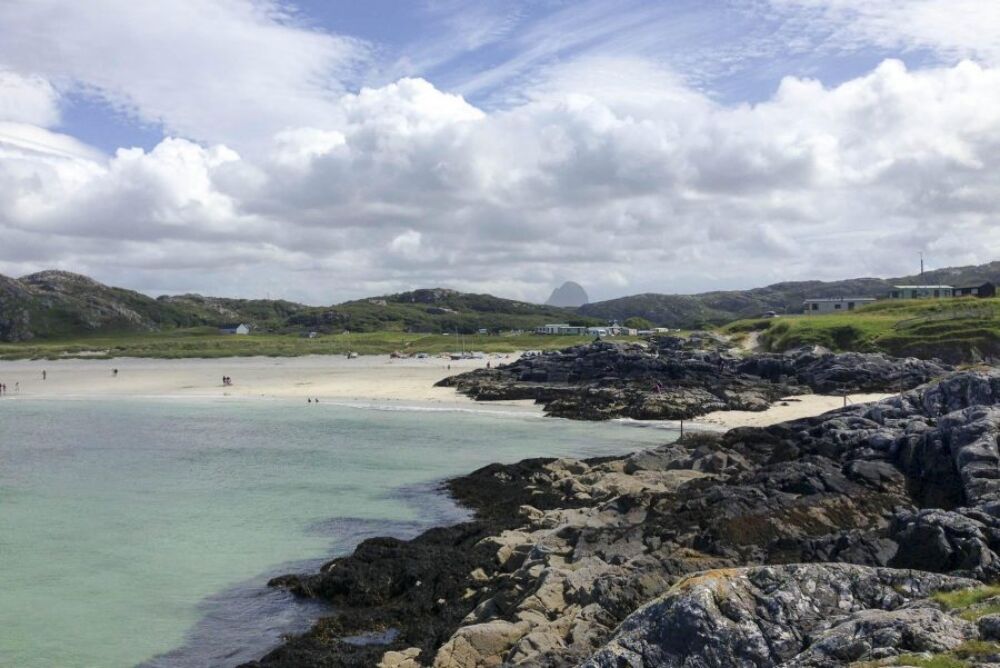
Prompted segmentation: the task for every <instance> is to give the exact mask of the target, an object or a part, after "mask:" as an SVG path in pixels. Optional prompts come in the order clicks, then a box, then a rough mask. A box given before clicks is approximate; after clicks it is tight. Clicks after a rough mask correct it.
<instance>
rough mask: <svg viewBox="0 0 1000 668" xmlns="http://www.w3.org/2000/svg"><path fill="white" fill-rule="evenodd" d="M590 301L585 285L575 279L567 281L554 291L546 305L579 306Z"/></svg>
mask: <svg viewBox="0 0 1000 668" xmlns="http://www.w3.org/2000/svg"><path fill="white" fill-rule="evenodd" d="M589 302H590V298H589V297H588V296H587V291H586V290H584V289H583V286H582V285H580V284H579V283H575V282H573V281H566V282H565V283H563V284H562V285H560V286H559V287H558V288H556V289H555V290H553V291H552V295H551V296H550V297H549V298H548V300H547V301H546V302H545V304H546V306H560V307H563V308H577V307H578V306H583V305H584V304H587V303H589Z"/></svg>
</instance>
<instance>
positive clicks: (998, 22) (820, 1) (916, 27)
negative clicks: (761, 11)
mask: <svg viewBox="0 0 1000 668" xmlns="http://www.w3.org/2000/svg"><path fill="white" fill-rule="evenodd" d="M769 1H770V2H771V3H772V4H773V5H774V6H775V7H776V8H778V9H779V10H786V11H787V10H790V11H792V12H795V13H798V12H800V11H801V10H806V11H808V12H809V14H807V16H806V17H805V18H800V19H799V25H803V24H805V23H806V20H807V21H808V23H809V24H810V25H808V26H806V27H807V29H808V30H811V31H813V32H818V31H829V35H828V36H827V37H826V41H827V43H828V45H830V46H834V47H837V48H842V49H851V50H858V49H864V48H869V47H871V46H877V47H881V48H883V49H887V50H895V51H899V50H904V51H916V50H920V49H926V50H930V51H933V52H935V53H937V54H938V55H939V56H940V57H941V58H943V59H946V60H948V61H949V62H954V61H956V60H960V59H963V58H975V59H978V60H981V61H983V62H987V63H990V64H993V65H1000V3H997V2H993V1H992V0H769Z"/></svg>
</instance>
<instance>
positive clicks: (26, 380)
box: [0, 355, 513, 405]
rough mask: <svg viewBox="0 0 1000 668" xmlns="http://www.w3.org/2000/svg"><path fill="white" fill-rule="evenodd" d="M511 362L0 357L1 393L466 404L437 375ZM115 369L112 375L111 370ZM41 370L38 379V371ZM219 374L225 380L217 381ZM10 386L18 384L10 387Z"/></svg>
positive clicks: (329, 357) (16, 395) (496, 357)
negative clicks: (4, 388)
mask: <svg viewBox="0 0 1000 668" xmlns="http://www.w3.org/2000/svg"><path fill="white" fill-rule="evenodd" d="M510 359H513V356H510V355H492V356H487V357H484V358H483V359H465V360H446V359H442V358H438V357H428V358H422V359H416V358H406V359H393V358H391V357H390V356H389V355H370V356H361V357H357V358H354V359H347V358H346V357H344V356H342V355H309V356H302V357H287V358H285V357H237V358H222V359H215V358H183V359H153V358H135V357H133V358H116V359H112V360H104V359H73V360H58V361H50V360H31V361H28V360H16V361H4V362H0V382H2V383H5V384H6V385H7V394H6V396H5V397H4V398H8V397H9V398H12V399H13V398H80V397H83V398H126V397H144V398H195V399H197V398H269V399H274V398H301V399H303V400H304V399H307V398H319V399H321V400H323V399H326V400H334V399H337V400H349V401H385V402H402V401H412V402H426V403H429V404H441V403H448V404H456V405H466V404H468V403H470V402H471V400H468V399H466V398H465V397H463V396H461V395H459V394H458V393H456V392H455V391H453V390H450V389H448V388H442V387H436V386H435V383H437V382H438V381H439V380H441V379H443V378H445V377H447V376H449V375H452V374H454V373H461V372H463V371H470V370H473V369H479V368H485V366H486V364H487V363H490V364H499V363H502V362H504V361H509V360H510ZM116 369H117V371H118V373H117V375H115V374H114V370H116ZM43 372H45V379H44V380H43V378H42V374H43ZM223 376H228V377H230V378H232V383H233V384H232V385H229V386H225V385H223V384H222V378H223ZM15 384H17V389H16V390H15Z"/></svg>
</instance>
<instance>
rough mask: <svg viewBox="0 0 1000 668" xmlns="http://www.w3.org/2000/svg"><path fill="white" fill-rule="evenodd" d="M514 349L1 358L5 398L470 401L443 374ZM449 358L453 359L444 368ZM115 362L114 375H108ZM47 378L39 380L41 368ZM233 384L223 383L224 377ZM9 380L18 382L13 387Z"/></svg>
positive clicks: (526, 405) (737, 414)
mask: <svg viewBox="0 0 1000 668" xmlns="http://www.w3.org/2000/svg"><path fill="white" fill-rule="evenodd" d="M516 357H517V356H516V355H509V356H508V355H492V356H489V357H487V358H486V359H481V360H475V359H474V360H457V361H456V360H448V359H443V358H440V357H429V358H426V359H390V358H389V357H388V356H387V355H368V356H362V357H358V358H356V359H351V360H349V359H346V358H345V357H343V356H340V355H309V356H305V357H288V358H275V357H227V358H222V359H170V360H163V359H138V358H118V359H113V360H88V359H70V360H58V361H47V360H45V361H42V360H39V361H26V360H23V361H14V362H0V383H6V384H7V396H6V397H4V398H5V399H8V398H9V399H17V398H19V397H23V398H62V399H77V398H124V397H151V398H155V397H181V398H198V397H206V398H211V397H244V398H246V397H264V398H301V399H302V400H305V398H307V397H311V398H319V399H320V400H334V401H349V402H353V401H356V402H377V403H380V404H381V403H388V402H401V403H406V404H409V405H425V404H426V405H445V404H447V405H449V406H456V405H468V404H469V403H470V402H471V400H470V399H468V398H466V397H464V396H462V395H460V394H458V393H457V392H455V390H453V389H451V388H444V387H434V384H435V383H436V382H437V381H439V380H441V379H442V378H445V377H447V376H449V375H452V374H455V373H460V372H462V371H468V370H470V369H478V368H481V367H485V366H486V363H487V361H489V362H490V363H491V364H494V365H495V364H498V363H503V362H510V361H513V360H514V359H515V358H516ZM449 366H450V367H451V368H450V369H449ZM112 369H118V376H117V377H114V376H113V375H112ZM43 370H45V371H46V373H47V379H46V380H42V371H43ZM223 376H230V377H231V378H232V379H233V385H232V386H230V387H223V385H222V377H223ZM15 383H19V384H20V389H19V391H17V392H15ZM886 396H890V395H885V394H855V395H851V396H850V397H849V398H848V399H849V401H848V403H851V404H853V403H865V402H870V401H878V400H879V399H882V398H884V397H886ZM843 405H844V400H843V398H842V397H831V396H823V395H816V394H808V395H803V396H798V397H789V398H788V400H787V401H782V402H778V403H777V404H775V405H774V406H772V407H771V408H769V409H768V410H766V411H762V412H751V411H718V412H715V413H709V414H708V415H705V416H702V417H700V418H698V419H697V420H694V421H692V423H691V424H692V426H695V425H697V424H702V425H705V426H709V427H711V428H715V429H718V428H725V429H731V428H733V427H742V426H754V427H761V426H766V425H771V424H776V423H779V422H784V421H786V420H794V419H798V418H802V417H810V416H813V415H820V414H821V413H825V412H826V411H830V410H833V409H835V408H840V407H841V406H843ZM480 406H481V407H482V408H483V409H488V408H489V407H496V408H504V407H508V408H509V407H517V408H518V409H519V410H532V411H536V412H537V411H540V408H537V407H535V406H534V404H533V402H531V401H509V402H489V403H486V404H480Z"/></svg>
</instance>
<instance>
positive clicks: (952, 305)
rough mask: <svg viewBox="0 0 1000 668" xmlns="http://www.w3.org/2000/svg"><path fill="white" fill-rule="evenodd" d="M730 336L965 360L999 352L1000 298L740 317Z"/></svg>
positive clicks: (783, 345)
mask: <svg viewBox="0 0 1000 668" xmlns="http://www.w3.org/2000/svg"><path fill="white" fill-rule="evenodd" d="M723 331H724V332H726V333H729V334H734V335H740V334H746V333H748V332H752V331H758V332H761V336H760V342H761V343H762V344H763V345H764V346H765V347H766V348H767V349H769V350H773V351H779V352H780V351H784V350H789V349H791V348H795V347H798V346H802V345H821V346H825V347H827V348H830V349H831V350H835V351H847V350H854V351H861V352H875V351H882V352H887V353H890V354H893V355H901V356H913V357H940V358H942V359H944V360H945V361H948V362H951V363H962V362H969V361H974V360H976V359H981V358H983V357H995V356H997V355H1000V299H975V298H966V299H930V300H906V301H903V300H886V301H881V302H878V303H875V304H871V305H869V306H865V307H863V308H859V309H857V310H855V311H845V312H843V313H831V314H824V315H795V316H783V317H781V318H773V319H769V320H762V319H754V320H740V321H737V322H735V323H731V324H730V325H727V326H726V327H724V328H723Z"/></svg>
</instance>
